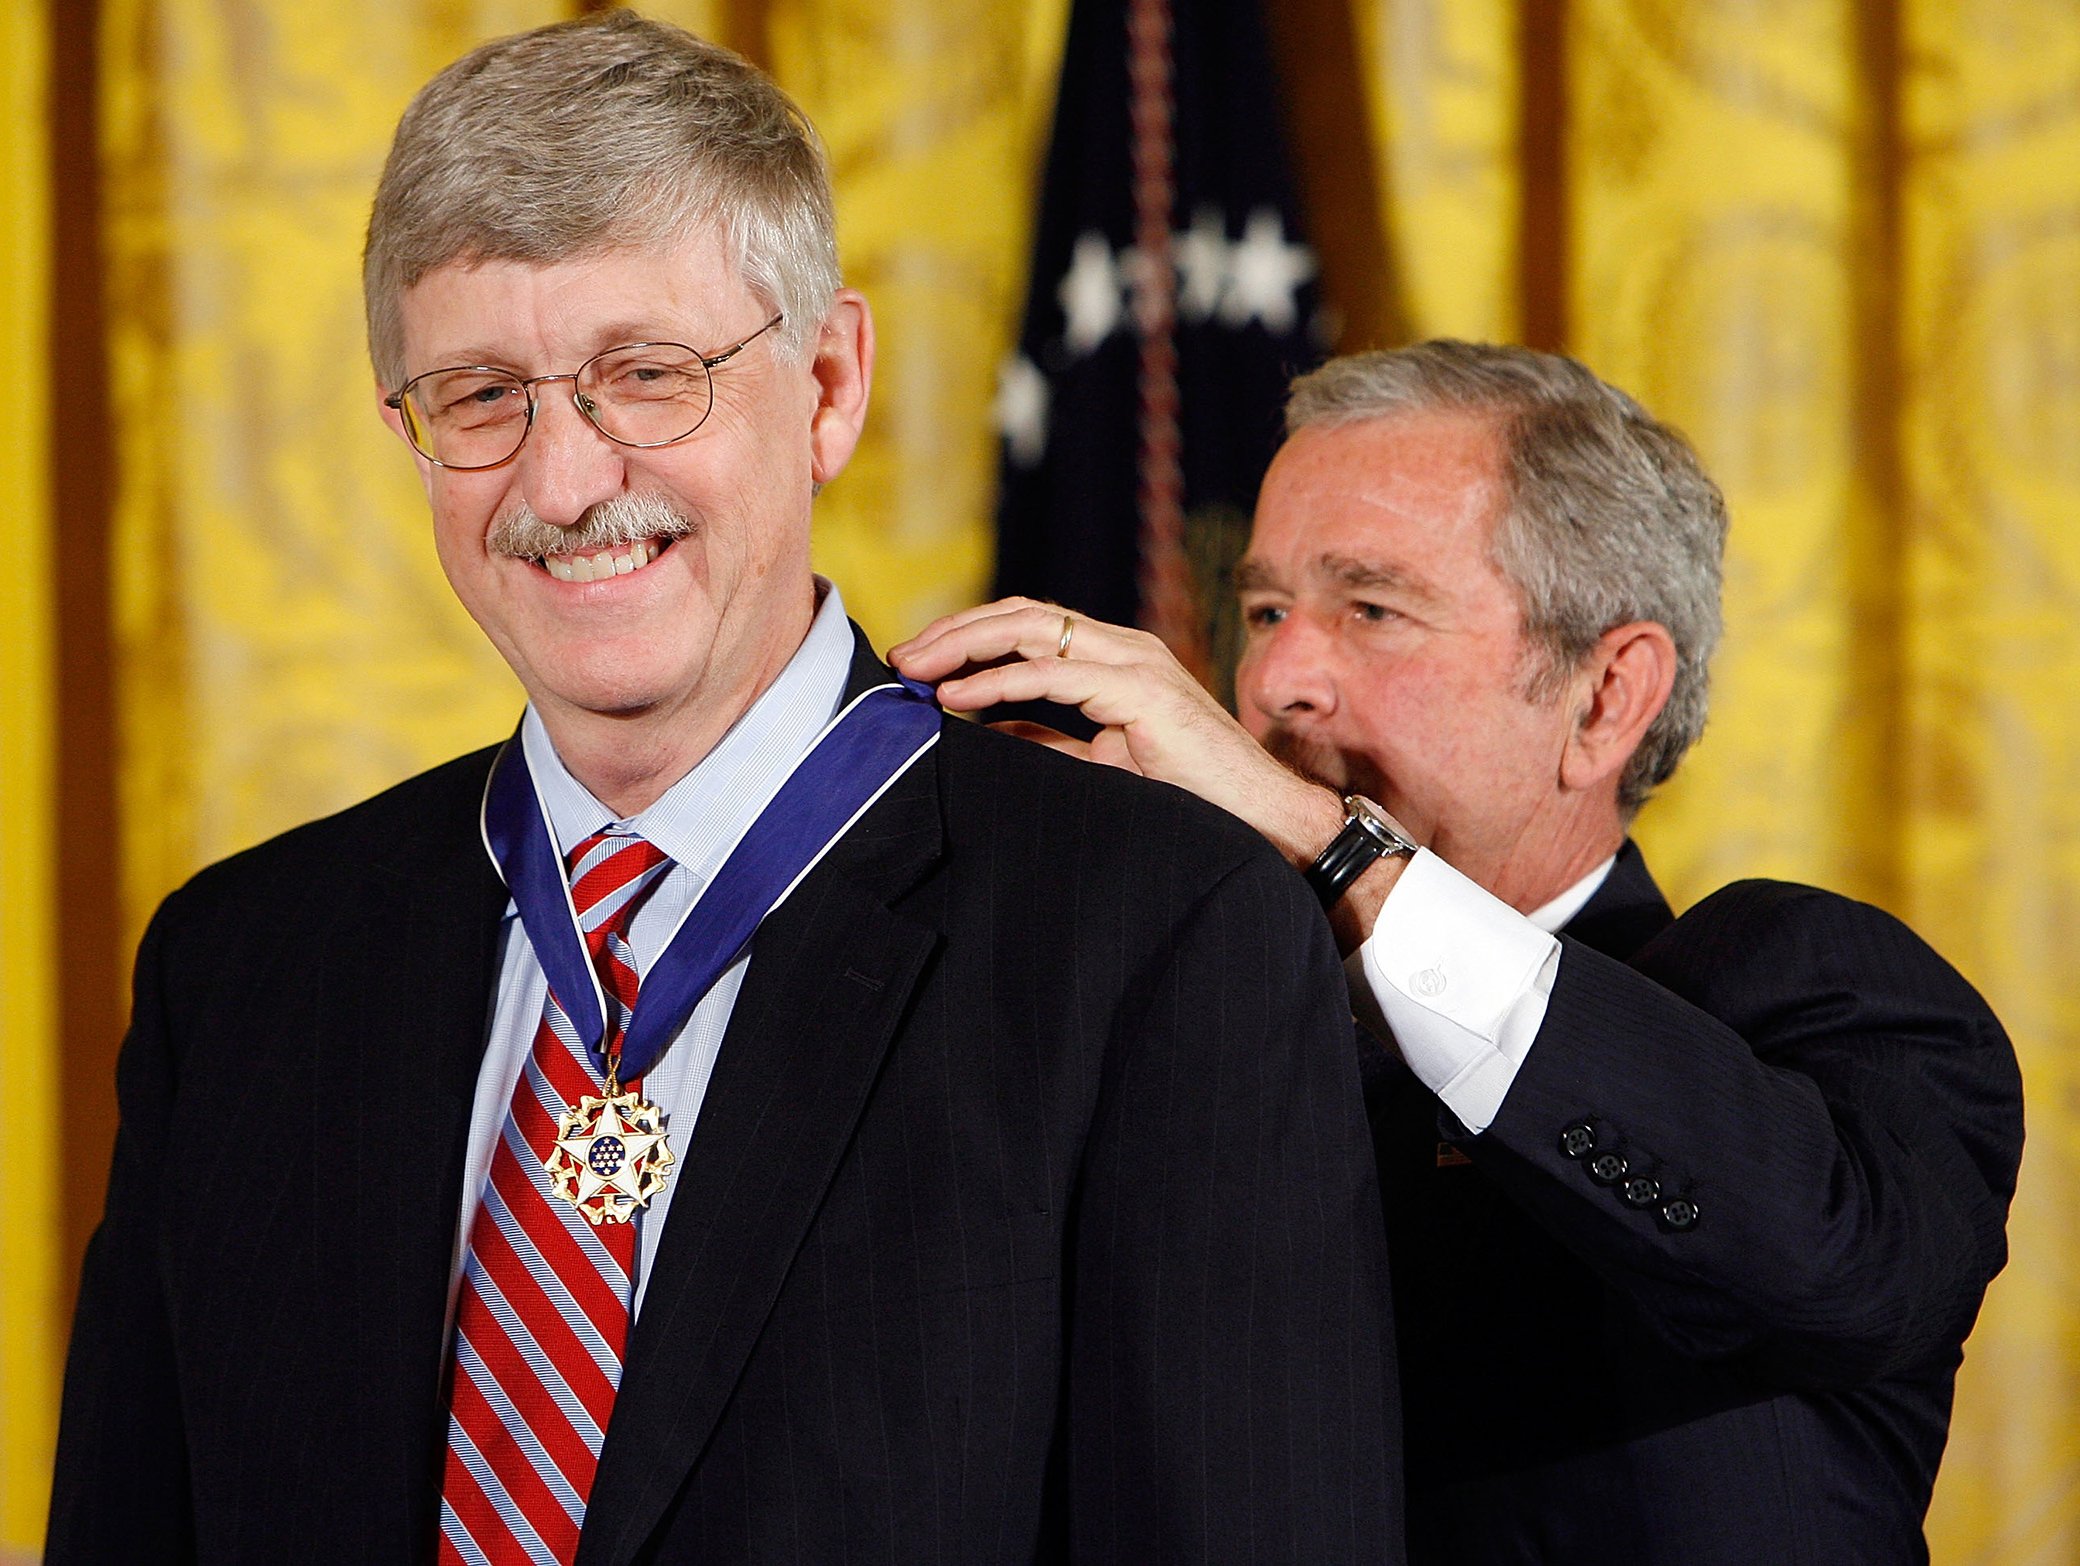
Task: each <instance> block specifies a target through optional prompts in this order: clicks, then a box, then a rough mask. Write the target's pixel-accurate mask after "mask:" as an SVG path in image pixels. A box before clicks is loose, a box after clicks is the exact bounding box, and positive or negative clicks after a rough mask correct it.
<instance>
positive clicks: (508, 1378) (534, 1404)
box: [440, 832, 669, 1566]
mask: <svg viewBox="0 0 2080 1566" xmlns="http://www.w3.org/2000/svg"><path fill="white" fill-rule="evenodd" d="M668 863H669V861H668V860H667V859H666V857H665V854H664V853H663V851H662V850H660V849H658V848H656V847H654V846H653V845H651V844H649V843H646V842H644V841H643V839H641V838H639V837H635V836H633V835H628V834H623V835H620V836H609V835H608V834H607V833H604V832H601V833H596V834H594V835H593V836H592V837H589V838H587V839H586V840H585V841H584V842H582V843H580V844H579V845H578V846H577V848H575V849H574V850H572V852H571V855H570V861H569V868H570V875H571V902H572V904H573V906H574V907H575V908H576V910H577V914H578V924H579V927H580V928H581V929H582V930H583V931H584V933H585V944H586V946H587V948H588V949H589V950H590V952H591V954H592V962H593V966H594V967H595V968H596V969H597V970H598V972H599V976H600V984H601V987H602V988H603V989H604V990H605V991H606V1001H607V1013H608V1016H607V1034H608V1046H609V1048H610V1049H618V1048H619V1047H620V1043H621V1036H622V1034H623V1033H624V1032H625V1031H626V1029H627V1027H628V1018H629V1014H630V1013H631V1012H632V1011H633V1010H634V1009H635V1003H636V984H637V975H636V970H635V962H634V959H633V957H632V955H631V954H630V952H629V949H628V941H627V931H628V922H629V919H630V918H631V917H632V916H633V915H634V913H635V910H636V909H637V908H638V907H639V906H641V904H642V902H643V900H644V898H646V897H647V896H648V895H649V893H650V891H651V889H652V888H653V887H654V886H655V885H656V884H657V882H658V881H659V879H661V877H662V873H663V867H664V866H665V865H667V864H668ZM623 1087H624V1088H625V1089H633V1088H634V1087H635V1084H634V1083H624V1084H623ZM603 1090H604V1089H603V1084H602V1077H601V1074H600V1071H599V1069H598V1067H597V1066H596V1065H595V1063H594V1061H593V1059H592V1058H591V1052H590V1051H589V1050H587V1049H586V1048H585V1046H584V1045H583V1044H581V1043H579V1041H578V1038H577V1034H576V1032H575V1030H574V1029H573V1028H572V1027H571V1024H570V1019H569V1018H567V1017H566V1016H565V1015H564V1013H563V1008H562V1007H561V1006H559V1005H558V1004H557V1003H556V997H555V996H554V995H551V996H550V997H549V1000H548V1003H547V1005H546V1006H544V1008H543V1011H542V1021H541V1025H540V1026H539V1027H538V1028H537V1029H536V1030H535V1036H534V1048H533V1051H532V1052H531V1053H530V1054H529V1056H528V1060H527V1067H526V1069H525V1070H524V1071H522V1072H521V1074H520V1081H519V1083H518V1085H517V1086H515V1088H514V1089H513V1102H512V1106H511V1108H509V1109H508V1110H507V1112H506V1120H505V1125H504V1127H503V1129H502V1130H501V1132H500V1135H499V1140H498V1146H497V1147H496V1149H495V1150H494V1151H493V1153H492V1157H491V1174H490V1178H489V1179H488V1180H486V1182H485V1184H484V1196H483V1201H482V1204H481V1205H480V1206H479V1207H478V1208H477V1215H476V1218H475V1220H474V1221H473V1222H472V1223H471V1225H470V1235H469V1255H468V1256H467V1258H466V1259H465V1260H464V1262H463V1272H462V1294H461V1299H460V1303H459V1304H458V1306H457V1309H456V1313H455V1366H454V1391H453V1393H452V1394H451V1397H450V1402H449V1406H448V1458H447V1466H446V1469H445V1471H444V1473H443V1474H442V1478H441V1545H440V1559H441V1561H442V1562H443V1563H444V1566H445V1563H447V1562H463V1563H470V1566H508V1563H512V1566H521V1563H526V1566H568V1563H569V1562H570V1560H571V1558H572V1557H573V1556H574V1555H575V1554H576V1553H577V1549H578V1530H579V1529H580V1527H581V1526H583V1524H584V1521H585V1503H586V1501H587V1499H588V1498H589V1497H590V1496H591V1494H592V1476H593V1473H594V1471H595V1470H596V1469H597V1468H598V1467H599V1452H600V1445H601V1442H602V1441H603V1439H604V1438H605V1436H606V1430H607V1420H608V1418H609V1416H610V1415H611V1414H612V1413H613V1410H614V1395H615V1393H616V1392H617V1391H618V1390H619V1388H620V1385H621V1355H622V1350H623V1348H624V1346H625V1345H626V1343H627V1340H628V1309H629V1301H630V1299H631V1297H632V1295H633V1292H634V1290H633V1280H634V1277H635V1243H636V1236H635V1225H634V1224H632V1223H605V1224H601V1225H600V1226H599V1227H597V1228H594V1227H593V1226H592V1225H591V1224H590V1223H588V1222H587V1221H586V1220H585V1218H584V1217H583V1216H582V1215H581V1214H580V1213H579V1212H578V1211H577V1209H576V1208H574V1207H572V1206H571V1205H570V1203H568V1202H565V1201H562V1200H560V1199H559V1198H557V1197H555V1196H552V1195H551V1193H550V1190H549V1177H548V1173H547V1171H546V1170H544V1168H543V1167H542V1159H543V1157H544V1156H545V1155H546V1154H547V1153H548V1151H549V1149H550V1147H551V1146H552V1145H554V1143H555V1140H556V1117H557V1115H559V1114H560V1113H562V1111H563V1109H564V1108H565V1106H567V1105H570V1104H575V1103H576V1102H577V1101H578V1098H579V1097H580V1095H582V1094H587V1093H590V1094H594V1095H598V1094H600V1093H601V1092H602V1091H603Z"/></svg>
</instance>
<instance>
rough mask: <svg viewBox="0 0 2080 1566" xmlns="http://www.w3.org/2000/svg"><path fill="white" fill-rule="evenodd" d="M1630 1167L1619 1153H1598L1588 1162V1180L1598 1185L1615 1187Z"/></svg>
mask: <svg viewBox="0 0 2080 1566" xmlns="http://www.w3.org/2000/svg"><path fill="white" fill-rule="evenodd" d="M1631 1168H1632V1165H1630V1164H1628V1163H1626V1162H1625V1159H1624V1156H1623V1155H1622V1154H1619V1153H1598V1154H1597V1155H1596V1156H1595V1157H1594V1158H1592V1159H1590V1160H1589V1178H1590V1179H1591V1180H1594V1181H1595V1182H1596V1183H1597V1184H1598V1185H1616V1184H1617V1183H1618V1182H1619V1181H1620V1180H1622V1179H1624V1178H1625V1175H1626V1172H1627V1171H1628V1170H1630V1169H1631Z"/></svg>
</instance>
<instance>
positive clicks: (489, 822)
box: [483, 680, 939, 1083]
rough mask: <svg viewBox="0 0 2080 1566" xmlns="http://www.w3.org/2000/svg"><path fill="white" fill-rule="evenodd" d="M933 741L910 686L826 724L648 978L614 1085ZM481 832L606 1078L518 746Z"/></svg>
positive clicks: (921, 690) (596, 994)
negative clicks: (867, 809) (861, 815)
mask: <svg viewBox="0 0 2080 1566" xmlns="http://www.w3.org/2000/svg"><path fill="white" fill-rule="evenodd" d="M938 738H939V710H938V708H937V707H936V706H935V705H933V702H932V698H931V692H930V689H929V688H928V687H926V686H923V685H919V684H917V683H915V682H914V681H910V680H904V681H902V682H901V683H900V684H895V685H877V686H875V687H874V688H873V689H872V690H869V691H866V692H864V693H863V694H862V695H860V696H859V697H858V698H856V699H855V700H854V701H853V702H852V703H850V704H849V705H848V706H847V707H846V708H845V709H844V711H842V712H840V713H839V714H838V715H837V717H835V718H833V719H832V720H831V721H830V723H829V724H828V725H826V726H825V728H824V731H823V733H822V734H820V735H819V736H818V737H817V739H816V743H815V744H814V745H812V746H810V747H809V750H808V753H807V754H806V755H804V756H803V757H802V759H801V761H800V762H799V763H797V764H796V766H795V769H794V771H793V772H791V773H789V774H788V777H787V780H786V781H785V782H784V783H782V784H781V785H780V789H779V791H778V792H777V793H776V794H774V795H773V797H772V799H771V800H770V801H768V802H767V804H766V807H765V809H764V810H762V811H760V812H759V815H758V818H757V819H756V820H755V821H753V822H752V823H751V825H750V827H749V828H748V829H747V830H746V831H745V833H744V835H743V837H741V838H740V839H738V841H737V845H736V847H735V848H733V849H731V850H730V854H729V857H728V858H727V859H726V860H724V861H723V865H722V868H721V869H720V870H719V871H717V872H716V874H715V879H714V880H713V881H711V882H709V883H708V885H707V886H706V887H704V888H703V889H702V891H701V894H700V896H699V897H697V898H696V899H695V900H694V904H693V906H692V907H691V908H690V909H688V910H687V912H686V917H685V918H684V919H682V920H681V921H680V924H679V928H678V929H677V930H676V931H675V932H674V933H673V935H672V938H671V941H670V942H669V943H668V944H667V945H666V947H665V949H664V951H663V952H662V953H661V954H660V955H659V957H658V959H657V961H656V962H655V963H653V964H652V965H651V968H650V971H649V972H648V973H646V974H644V975H643V984H642V988H641V990H640V991H639V992H638V994H637V997H636V1009H635V1015H634V1016H633V1017H632V1018H631V1019H630V1021H629V1026H628V1032H627V1035H626V1036H625V1037H624V1038H623V1040H622V1043H621V1058H620V1062H619V1075H620V1078H621V1080H622V1082H623V1083H628V1082H632V1081H634V1080H636V1079H637V1078H638V1077H641V1076H642V1075H643V1074H644V1073H645V1072H647V1071H648V1070H649V1069H650V1068H651V1067H652V1066H654V1065H656V1064H657V1061H658V1057H660V1056H661V1055H663V1054H664V1052H665V1049H666V1048H667V1047H668V1046H669V1045H670V1044H671V1042H672V1039H673V1038H674V1037H675V1036H676V1035H677V1034H678V1031H679V1029H680V1027H681V1026H682V1025H683V1024H684V1023H685V1021H686V1019H687V1018H688V1017H690V1016H691V1015H692V1014H693V1009H694V1007H696V1006H697V1005H699V1004H700V1000H701V997H702V996H703V995H705V994H707V993H708V990H709V988H710V987H711V986H713V984H714V983H715V981H716V980H717V979H718V978H720V977H721V976H722V975H723V973H724V972H726V971H727V970H728V968H729V966H730V964H731V963H733V962H735V961H736V959H737V956H738V954H739V953H740V952H742V951H743V949H744V946H745V944H746V943H747V942H748V941H750V939H751V937H752V935H753V933H754V932H755V931H756V930H757V929H758V927H759V924H760V923H761V922H762V921H763V920H764V919H765V917H766V915H767V914H769V913H771V912H772V911H773V910H774V909H775V908H777V907H778V906H779V905H780V904H781V903H782V902H783V901H785V900H786V898H787V895H788V893H790V892H792V891H793V890H794V889H795V887H796V885H797V884H798V883H799V882H800V881H801V879H802V877H804V876H805V875H807V874H808V873H809V872H810V871H811V870H812V869H814V868H815V866H816V864H817V862H818V861H819V860H821V859H822V858H823V856H824V854H825V853H826V852H827V851H828V850H829V849H830V847H831V845H832V844H834V843H836V842H837V841H838V839H839V838H841V837H843V836H844V835H845V833H846V832H847V831H848V830H850V828H851V826H852V823H853V822H854V821H856V820H857V819H858V818H859V816H860V814H861V813H862V812H863V811H865V810H866V808H867V807H868V806H869V805H871V804H872V803H873V802H874V801H875V800H876V799H878V798H879V797H880V796H881V793H882V791H883V790H885V789H886V788H887V787H888V786H889V784H891V783H893V782H894V781H895V780H896V779H897V778H899V777H901V776H902V775H903V773H904V772H906V771H907V770H909V767H910V764H911V763H912V762H913V761H915V760H916V759H917V758H918V757H919V756H921V755H923V754H924V753H925V751H926V750H928V749H930V748H931V746H932V745H933V744H934V743H935V742H936V741H937V740H938ZM483 827H484V845H485V847H486V848H488V849H489V850H490V851H491V858H492V860H493V862H494V863H495V864H496V865H497V866H498V870H499V874H500V875H501V876H503V877H504V878H505V883H506V889H507V890H508V891H509V892H511V893H512V896H513V901H514V903H515V904H517V905H518V907H519V909H520V923H521V926H522V927H523V928H524V929H525V930H526V931H527V939H528V942H529V944H530V945H532V946H533V947H534V954H535V957H536V959H537V960H538V961H540V963H541V965H542V972H543V973H544V974H545V975H546V976H547V978H548V980H549V989H550V991H551V992H552V993H553V994H554V995H555V996H556V1001H557V1004H558V1005H560V1006H561V1007H562V1008H563V1012H564V1015H565V1016H567V1017H569V1018H570V1020H571V1026H572V1027H574V1028H576V1029H577V1030H578V1037H579V1038H581V1039H583V1040H584V1041H585V1044H586V1046H587V1048H589V1049H590V1050H591V1051H592V1053H593V1055H594V1056H595V1057H597V1058H598V1059H599V1060H600V1065H601V1070H602V1072H604V1070H605V1068H606V1060H605V1056H604V1054H603V1053H602V1051H603V1047H604V1045H605V1042H606V1032H607V1027H606V1003H605V997H604V995H602V994H601V992H600V987H599V975H598V974H597V973H595V972H594V971H593V967H592V962H591V959H590V957H589V956H588V955H587V953H586V950H585V939H584V936H583V935H582V934H581V933H580V931H579V928H578V916H577V911H576V909H575V908H574V907H573V905H572V903H571V889H570V883H569V882H568V881H567V880H566V879H565V877H564V869H563V858H562V856H561V855H560V854H559V853H558V852H557V848H556V840H555V838H554V837H553V836H552V835H551V834H550V831H549V823H548V818H547V815H546V813H545V812H544V810H543V807H542V804H541V801H540V799H539V798H538V797H537V795H536V793H535V787H534V777H533V774H531V773H530V772H529V771H528V769H527V758H526V756H525V754H524V753H523V752H522V749H521V747H520V745H519V744H518V743H515V742H508V743H507V745H506V747H505V749H504V750H502V751H500V752H499V755H498V759H497V760H496V761H495V762H493V763H492V767H491V779H490V782H489V783H488V784H486V786H485V789H484V812H483Z"/></svg>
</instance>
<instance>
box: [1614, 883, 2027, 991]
mask: <svg viewBox="0 0 2080 1566" xmlns="http://www.w3.org/2000/svg"><path fill="white" fill-rule="evenodd" d="M1633 966H1634V967H1636V968H1638V969H1639V970H1640V971H1641V972H1643V973H1645V974H1647V975H1648V976H1650V977H1652V978H1654V979H1656V980H1658V981H1659V982H1661V983H1662V984H1664V985H1666V986H1667V987H1668V988H1670V989H1673V990H1675V991H1677V992H1678V993H1679V994H1682V995H1684V996H1685V998H1687V999H1690V1000H1692V1001H1693V1002H1694V1003H1696V1004H1699V1005H1703V1006H1704V1007H1705V1009H1707V1010H1712V1011H1721V1010H1723V1009H1724V1008H1725V1007H1726V1006H1727V1005H1731V1004H1734V1003H1735V1002H1736V1001H1737V1000H1740V1001H1745V1002H1747V1003H1749V1004H1754V1003H1756V1002H1757V1001H1764V1002H1766V1001H1767V1000H1768V999H1769V998H1770V997H1773V996H1774V997H1777V998H1778V999H1779V1000H1780V1001H1781V1002H1783V1003H1784V1004H1798V1005H1801V1006H1804V1005H1810V1004H1813V1002H1814V998H1815V997H1816V996H1818V997H1820V998H1822V999H1823V1000H1824V999H1825V997H1827V996H1835V997H1838V998H1840V999H1841V1000H1843V1001H1844V1002H1845V1003H1846V1002H1847V1001H1849V1000H1850V999H1852V998H1858V997H1860V998H1864V999H1870V998H1873V997H1875V996H1877V995H1880V994H1889V995H1892V996H1895V997H1899V998H1902V999H1905V998H1909V997H1911V998H1913V999H1915V1000H1917V1001H1919V1002H1922V1003H1938V1004H1941V1005H1943V1006H1944V1008H1945V1009H1948V1010H1957V1011H1968V1012H1971V1013H1984V1014H1985V1015H1986V1019H1987V1020H1988V1021H1989V1022H1990V1021H1991V1020H1992V1017H1991V1013H1990V1012H1989V1011H1988V1010H1987V1007H1986V1003H1985V1001H1984V1000H1983V999H1982V998H1981V997H1980V995H1979V993H1978V991H1977V990H1976V989H1974V988H1973V986H1972V985H1971V983H1970V982H1969V981H1968V980H1966V979H1965V978H1964V976H1963V975H1962V974H1960V973H1959V972H1958V971H1957V969H1956V968H1954V967H1953V966H1951V964H1950V963H1949V962H1948V961H1947V960H1946V959H1945V958H1944V957H1943V956H1942V955H1941V953H1939V952H1937V951H1936V949H1935V948H1934V947H1932V946H1930V945H1929V944H1928V942H1927V941H1925V940H1924V939H1922V937H1921V936H1920V935H1918V934H1917V933H1915V931H1914V930H1913V929H1912V928H1911V927H1909V926H1908V925H1907V924H1906V923H1905V922H1904V921H1903V920H1901V919H1899V918H1898V917H1896V916H1895V915H1893V914H1891V913H1888V912H1887V911H1886V910H1884V909H1882V908H1879V907H1877V906H1875V905H1874V904H1871V903H1866V902H1860V901H1858V900H1857V899H1856V898H1853V897H1848V896H1844V895H1843V894H1842V893H1840V892H1832V891H1828V890H1827V889H1825V888H1824V887H1818V886H1808V885H1805V884H1803V883H1800V882H1795V881H1775V880H1764V879H1753V880H1743V881H1734V882H1731V883H1729V884H1728V885H1726V886H1723V887H1721V888H1719V890H1717V891H1715V892H1713V893H1711V894H1710V895H1709V896H1707V897H1705V898H1703V899H1701V900H1700V901H1699V902H1698V903H1697V904H1696V905H1695V906H1693V907H1691V908H1690V909H1689V910H1687V911H1686V912H1685V913H1683V914H1682V915H1681V916H1680V917H1679V918H1677V919H1676V920H1675V922H1674V923H1672V924H1671V925H1669V926H1668V927H1667V928H1666V929H1665V930H1663V931H1662V932H1661V933H1660V934H1659V935H1657V936H1656V937H1655V938H1654V939H1652V940H1650V941H1648V942H1647V943H1646V945H1645V946H1643V947H1642V948H1641V949H1640V951H1639V952H1638V953H1637V954H1636V956H1635V957H1634V958H1633Z"/></svg>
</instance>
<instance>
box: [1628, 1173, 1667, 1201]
mask: <svg viewBox="0 0 2080 1566" xmlns="http://www.w3.org/2000/svg"><path fill="white" fill-rule="evenodd" d="M1618 1194H1619V1195H1620V1196H1622V1197H1623V1198H1624V1199H1625V1205H1626V1206H1627V1207H1652V1206H1653V1205H1654V1204H1655V1203H1656V1202H1658V1201H1660V1200H1661V1182H1660V1181H1659V1180H1656V1179H1654V1178H1653V1177H1652V1176H1651V1175H1634V1176H1633V1177H1632V1178H1631V1179H1630V1180H1627V1181H1626V1182H1625V1184H1624V1185H1623V1186H1621V1187H1619V1190H1618Z"/></svg>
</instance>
